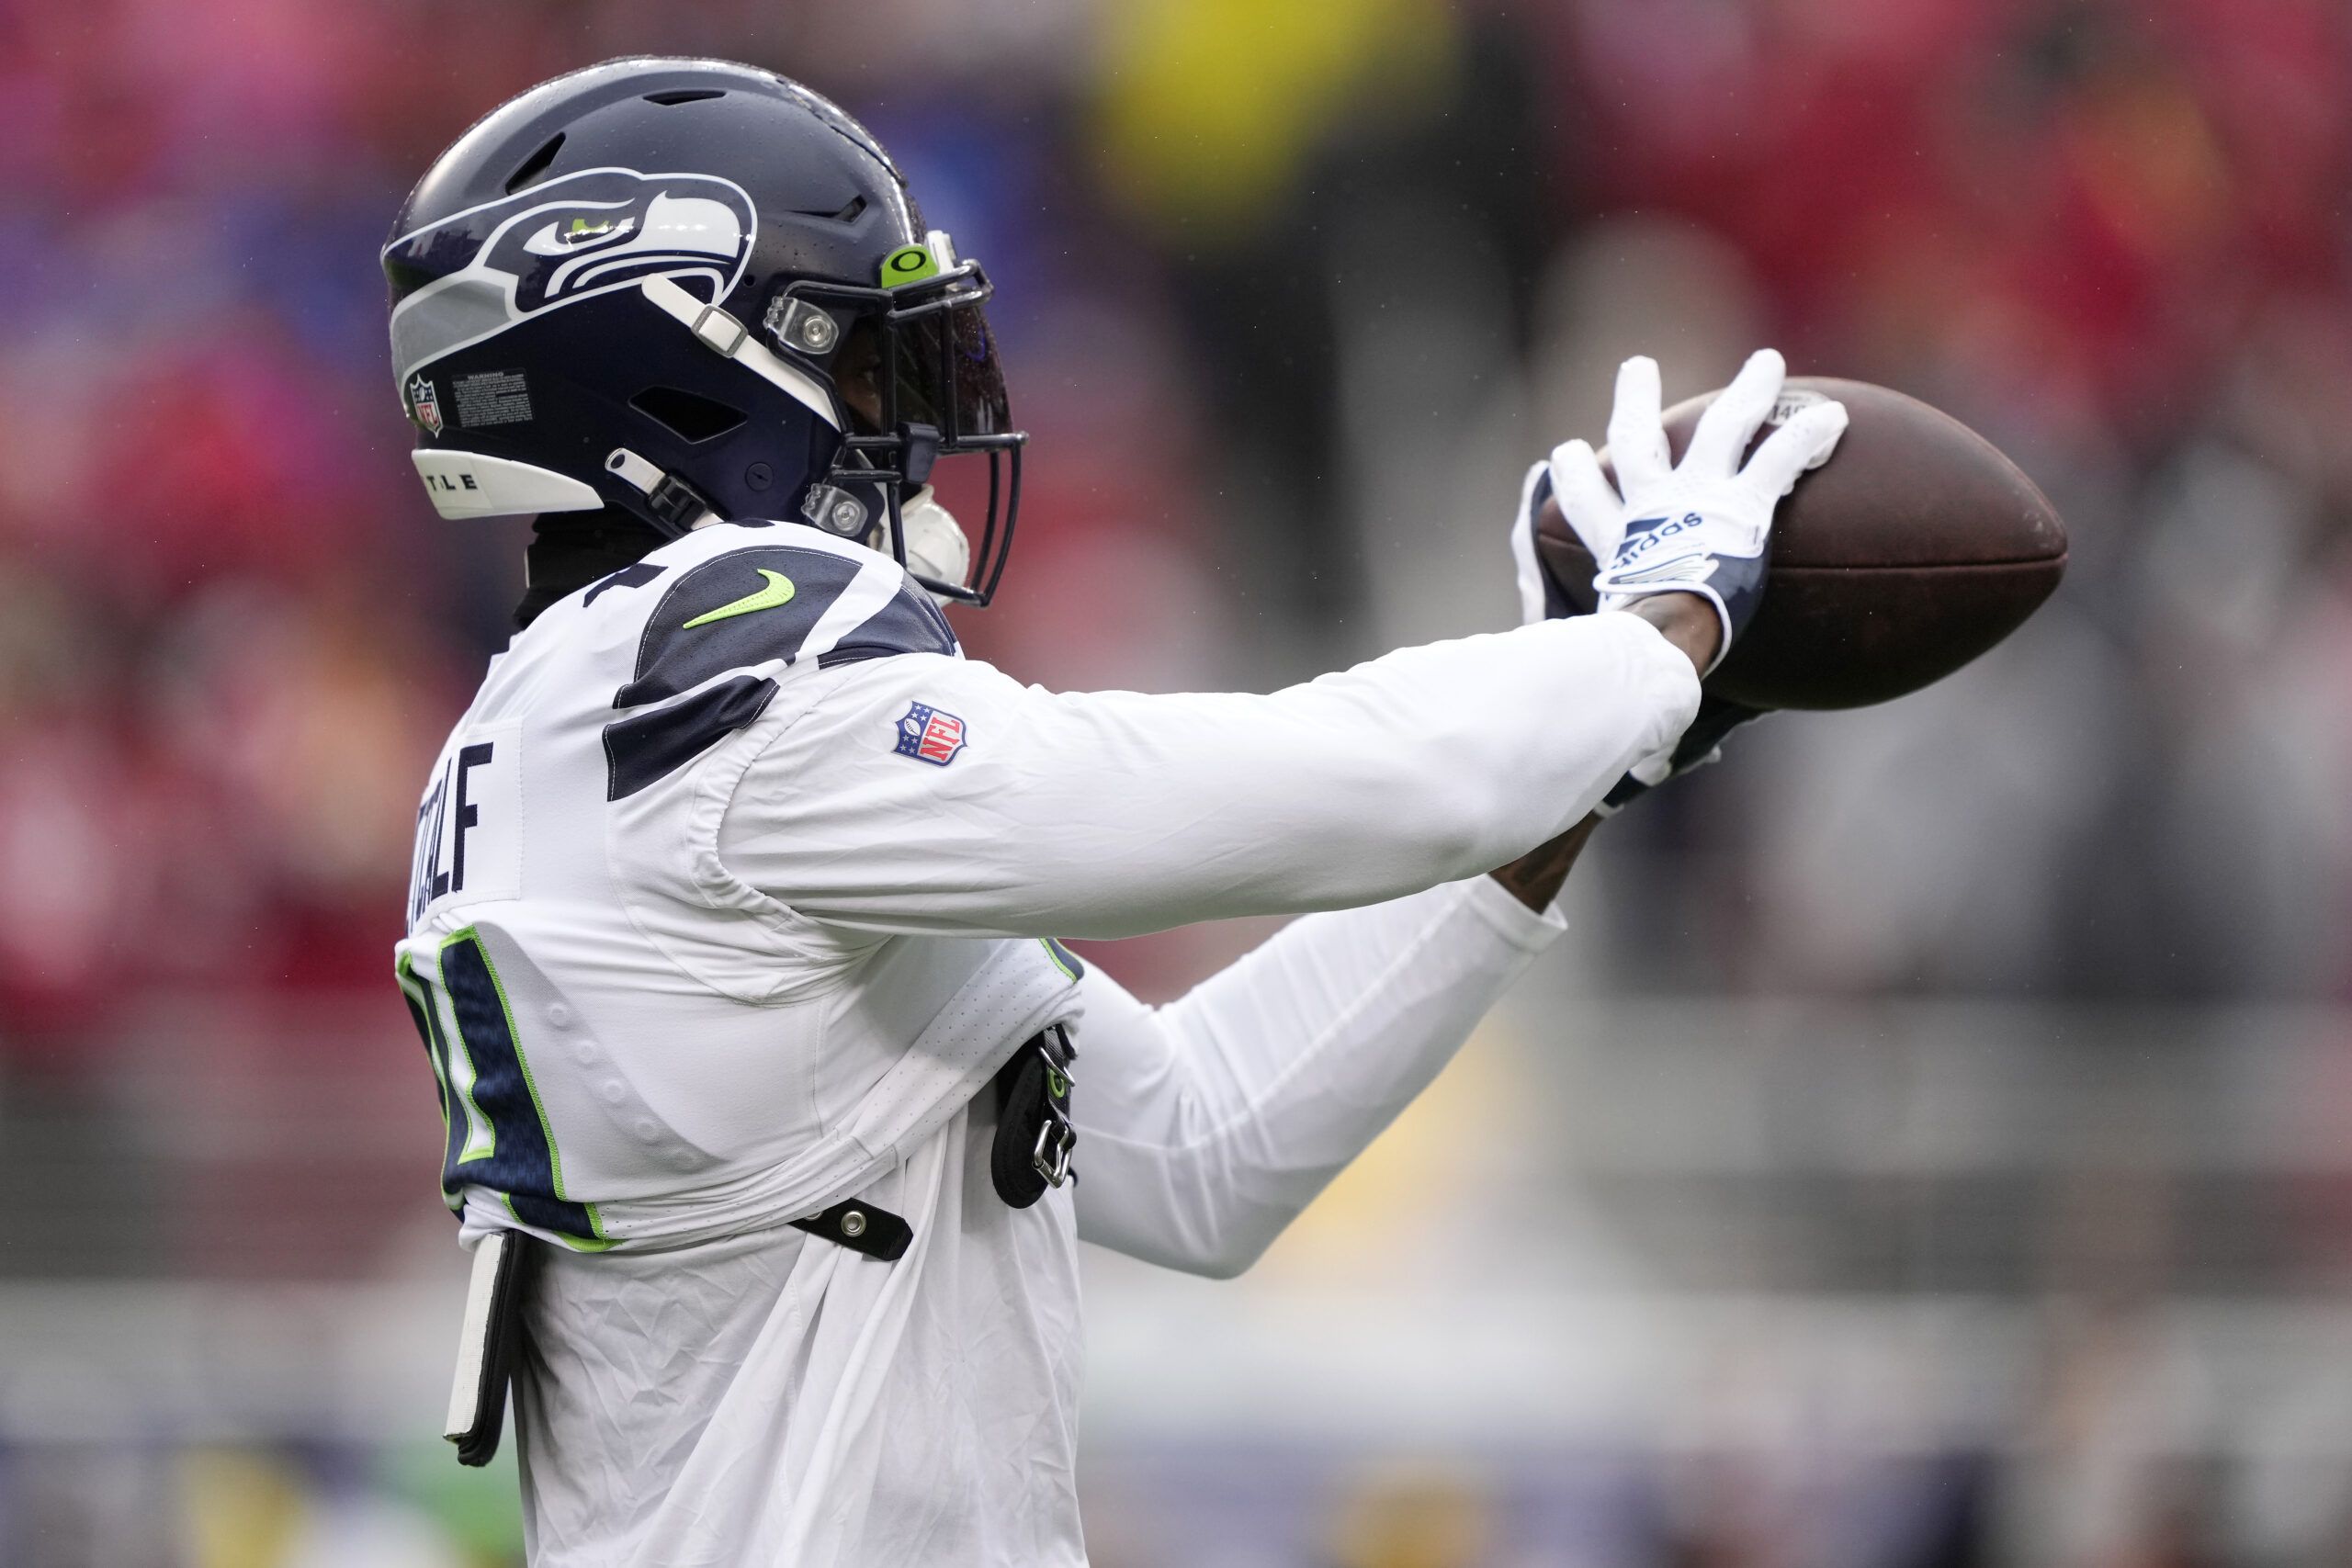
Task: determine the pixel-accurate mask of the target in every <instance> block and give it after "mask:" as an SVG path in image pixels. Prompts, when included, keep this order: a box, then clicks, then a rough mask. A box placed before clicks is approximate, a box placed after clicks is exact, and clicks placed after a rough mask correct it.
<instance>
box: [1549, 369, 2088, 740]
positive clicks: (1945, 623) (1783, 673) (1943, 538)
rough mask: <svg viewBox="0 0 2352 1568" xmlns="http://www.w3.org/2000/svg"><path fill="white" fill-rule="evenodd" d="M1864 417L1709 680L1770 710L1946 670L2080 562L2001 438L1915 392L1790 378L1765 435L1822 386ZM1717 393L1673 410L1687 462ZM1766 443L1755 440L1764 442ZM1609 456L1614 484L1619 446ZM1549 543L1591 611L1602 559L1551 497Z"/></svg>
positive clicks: (1793, 499)
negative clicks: (1999, 446) (1596, 567)
mask: <svg viewBox="0 0 2352 1568" xmlns="http://www.w3.org/2000/svg"><path fill="white" fill-rule="evenodd" d="M1821 397H1831V398H1836V399H1837V400H1839V401H1840V402H1842V403H1844V404H1845V405H1846V412H1847V414H1848V416H1849V421H1850V423H1849V424H1848V426H1847V429H1846V434H1845V436H1844V438H1843V439H1841V440H1840V441H1839V442H1838V450H1837V452H1836V453H1835V454H1834V455H1832V456H1831V457H1830V459H1829V461H1828V462H1826V463H1825V464H1823V465H1822V466H1821V467H1820V468H1815V469H1814V470H1813V471H1812V472H1811V473H1809V474H1806V475H1805V476H1804V478H1803V479H1799V480H1797V486H1796V489H1795V490H1794V491H1791V492H1790V494H1789V496H1788V498H1787V499H1786V500H1784V501H1782V502H1781V505H1780V509H1779V511H1778V512H1777V513H1775V514H1774V521H1773V525H1772V547H1771V549H1772V565H1771V571H1770V576H1769V577H1768V578H1767V579H1766V581H1765V588H1764V602H1763V604H1761V605H1760V606H1759V607H1758V610H1757V612H1756V619H1755V620H1754V621H1752V622H1751V623H1749V625H1748V626H1747V629H1746V631H1744V632H1743V633H1742V634H1741V635H1740V638H1739V640H1738V642H1736V644H1734V645H1733V647H1732V650H1731V654H1730V656H1729V657H1728V658H1726V659H1725V660H1724V661H1723V663H1722V664H1721V665H1719V666H1717V667H1716V669H1715V671H1714V673H1713V674H1712V675H1710V676H1708V677H1707V689H1708V690H1709V691H1712V692H1714V693H1716V694H1719V695H1722V696H1725V697H1729V698H1732V699H1733V700H1735V701H1737V702H1743V703H1748V704H1752V705H1755V706H1757V707H1768V708H1852V707H1862V706H1865V705H1868V704H1871V703H1883V702H1884V701H1886V700H1887V699H1888V698H1889V697H1899V696H1901V695H1903V694H1905V693H1906V692H1916V691H1917V690H1918V689H1919V688H1920V687H1922V686H1924V685H1927V684H1928V682H1933V681H1939V680H1941V679H1943V677H1945V676H1946V675H1949V674H1951V672H1952V671H1955V670H1957V669H1959V668H1960V667H1961V666H1962V665H1963V664H1966V663H1967V662H1968V661H1969V660H1972V659H1974V658H1975V657H1976V656H1977V655H1978V654H1981V653H1983V652H1984V651H1985V649H1989V648H1991V647H1992V646H1993V645H1994V644H1996V643H1997V642H1999V641H2000V640H2001V639H2002V638H2003V637H2007V636H2008V635H2009V633H2011V632H2013V631H2015V630H2016V629H2017V628H2018V626H2019V625H2021V624H2022V623H2023V622H2024V620H2025V618H2026V617H2027V616H2028V615H2032V614H2033V612H2034V610H2035V608H2036V607H2037V606H2039V605H2040V604H2041V602H2042V601H2043V600H2044V599H2047V598H2049V597H2050V594H2051V592H2052V590H2053V589H2055V588H2056V587H2057V586H2058V580H2059V578H2060V577H2062V576H2063V575H2064V573H2065V570H2066V529H2065V525H2064V524H2062V523H2061V522H2060V521H2059V520H2058V513H2057V512H2056V511H2055V510H2054V509H2052V506H2051V504H2050V502H2049V500H2048V498H2046V497H2045V496H2043V495H2042V493H2041V491H2039V490H2037V489H2035V488H2034V483H2033V481H2032V480H2031V479H2027V478H2026V477H2025V475H2024V474H2022V473H2020V472H2018V467H2017V465H2016V464H2014V463H2012V462H2010V461H2009V460H2008V459H2007V457H2003V456H2001V454H2000V453H1999V452H1998V451H1996V449H1995V448H1994V446H1993V444H1992V443H1991V442H1989V441H1987V440H1985V438H1984V437H1983V436H1981V435H1979V434H1976V433H1975V432H1974V431H1973V430H1971V429H1969V428H1968V427H1967V426H1966V425H1964V424H1962V423H1960V422H1959V421H1958V420H1956V419H1954V418H1952V417H1951V415H1950V414H1947V413H1943V412H1939V411H1938V410H1935V409H1932V408H1929V407H1928V405H1927V404H1925V403H1923V402H1920V401H1919V400H1917V399H1916V398H1906V397H1905V396H1904V395H1903V394H1902V393H1901V392H1896V391H1890V390H1889V389H1886V388H1884V387H1874V386H1871V384H1870V383H1868V382H1866V381H1842V380H1837V379H1833V378H1827V377H1812V376H1792V377H1791V378H1789V380H1788V383H1787V386H1786V388H1785V389H1784V390H1783V391H1782V393H1781V402H1780V406H1779V407H1777V408H1776V409H1774V410H1773V418H1772V422H1771V423H1770V424H1768V425H1767V426H1766V427H1765V430H1763V431H1761V432H1758V437H1757V439H1758V440H1759V441H1760V440H1762V439H1763V437H1764V435H1766V434H1770V430H1771V428H1772V426H1773V425H1777V424H1778V423H1779V422H1780V421H1781V418H1783V417H1785V416H1786V415H1787V414H1788V413H1790V412H1793V411H1794V410H1795V409H1796V408H1798V407H1801V406H1803V404H1804V402H1805V401H1810V400H1814V399H1816V398H1821ZM1713 398H1714V394H1713V393H1712V392H1710V393H1708V394H1706V395H1705V396H1703V397H1697V398H1692V399H1691V400H1689V401H1688V402H1683V403H1678V404H1676V405H1675V406H1674V407H1673V408H1670V409H1668V411H1667V412H1666V435H1667V444H1668V446H1669V447H1671V448H1672V450H1673V453H1674V456H1675V458H1676V459H1677V460H1678V461H1679V460H1680V458H1681V457H1682V451H1683V448H1684V447H1685V446H1689V445H1690V442H1691V431H1692V430H1693V429H1694V428H1695V427H1696V426H1697V424H1698V423H1699V411H1700V410H1702V409H1703V408H1705V407H1706V406H1707V404H1708V403H1709V402H1711V401H1712V400H1713ZM1751 450H1752V448H1751ZM1600 461H1601V467H1602V468H1603V470H1604V471H1607V472H1608V473H1609V475H1610V478H1611V479H1612V480H1613V479H1615V478H1616V473H1615V470H1614V469H1613V468H1611V467H1610V464H1609V455H1608V453H1607V452H1606V451H1605V450H1604V451H1603V452H1602V454H1601V458H1600ZM1535 539H1536V547H1537V553H1538V555H1539V556H1540V557H1541V558H1542V560H1543V562H1544V570H1546V571H1547V572H1548V573H1549V574H1550V575H1551V578H1552V581H1553V582H1554V584H1555V586H1556V587H1557V588H1558V589H1559V591H1560V592H1561V594H1562V596H1563V597H1565V598H1566V600H1567V602H1568V603H1569V604H1573V605H1575V606H1576V607H1577V609H1579V610H1589V609H1590V608H1591V607H1592V572H1593V566H1592V557H1591V555H1590V554H1589V553H1588V552H1587V551H1586V549H1585V547H1584V546H1583V545H1581V544H1579V543H1578V542H1577V536H1576V535H1575V534H1574V533H1572V532H1571V531H1570V530H1569V528H1568V525H1567V521H1566V519H1565V518H1563V517H1562V516H1561V515H1560V509H1559V504H1558V502H1556V501H1546V502H1544V509H1543V512H1542V513H1541V514H1540V515H1539V516H1538V518H1537V520H1536V529H1535Z"/></svg>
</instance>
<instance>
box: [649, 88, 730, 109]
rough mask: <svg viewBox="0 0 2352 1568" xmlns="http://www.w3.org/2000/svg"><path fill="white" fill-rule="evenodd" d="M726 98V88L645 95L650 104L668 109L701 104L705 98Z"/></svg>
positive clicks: (680, 90) (678, 90) (683, 89)
mask: <svg viewBox="0 0 2352 1568" xmlns="http://www.w3.org/2000/svg"><path fill="white" fill-rule="evenodd" d="M725 96H727V89H726V88H724V87H679V88H676V89H675V90H673V91H671V92H667V93H648V94H646V95H645V101H646V102H647V103H649V104H661V105H663V106H664V107H666V106H668V105H671V104H692V103H699V102H701V101H702V100H703V99H705V98H723V97H725Z"/></svg>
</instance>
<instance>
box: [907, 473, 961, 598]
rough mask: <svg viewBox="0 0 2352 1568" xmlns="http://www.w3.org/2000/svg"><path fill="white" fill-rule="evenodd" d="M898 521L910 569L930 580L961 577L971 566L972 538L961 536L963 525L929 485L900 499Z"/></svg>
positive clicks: (943, 580)
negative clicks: (905, 539) (903, 537)
mask: <svg viewBox="0 0 2352 1568" xmlns="http://www.w3.org/2000/svg"><path fill="white" fill-rule="evenodd" d="M899 523H900V525H903V526H904V527H905V529H906V531H907V570H909V571H911V572H917V573H920V574H921V575H922V576H924V577H928V578H930V579H931V580H932V581H933V582H955V583H961V582H962V581H964V576H965V573H967V572H968V571H970V570H971V569H972V542H971V541H970V540H969V539H967V538H966V537H965V536H964V527H963V525H961V524H960V523H957V522H956V519H955V517H954V515H953V514H952V513H949V512H948V510H947V508H945V507H944V506H942V505H940V504H939V501H938V498H937V497H936V496H934V495H933V494H932V491H931V487H930V486H929V485H925V486H923V487H922V489H921V490H919V491H915V492H914V494H912V495H910V496H908V497H907V498H906V499H904V500H903V501H901V502H899ZM937 597H938V595H937V594H933V598H937Z"/></svg>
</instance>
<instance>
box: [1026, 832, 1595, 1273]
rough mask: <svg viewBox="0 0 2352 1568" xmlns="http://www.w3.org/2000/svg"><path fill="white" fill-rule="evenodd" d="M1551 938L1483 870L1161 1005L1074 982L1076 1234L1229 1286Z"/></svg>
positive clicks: (1242, 964) (1300, 940) (1310, 921)
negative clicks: (1079, 1012) (1077, 990)
mask: <svg viewBox="0 0 2352 1568" xmlns="http://www.w3.org/2000/svg"><path fill="white" fill-rule="evenodd" d="M1563 929H1565V928H1564V925H1563V922H1562V921H1561V919H1560V918H1559V916H1558V915H1557V914H1555V913H1551V912H1548V911H1547V912H1545V913H1544V914H1538V913H1536V912H1535V911H1533V910H1531V909H1529V908H1527V907H1526V906H1525V905H1523V904H1521V902H1520V901H1519V900H1518V899H1517V898H1515V897H1512V896H1511V895H1510V893H1509V892H1507V891H1506V890H1505V889H1504V888H1503V887H1502V886H1501V885H1500V884H1499V883H1498V882H1496V881H1495V880H1494V879H1493V878H1492V877H1487V876H1480V877H1475V878H1472V879H1471V880H1469V881H1465V882H1457V883H1449V884H1447V885H1445V886H1441V887H1432V888H1430V890H1428V891H1427V892H1425V893H1416V894H1413V895H1411V896H1410V897H1404V898H1397V899H1393V900H1391V901H1389V902H1387V903H1385V904H1376V905H1374V906H1371V907H1370V908H1361V909H1348V910H1341V911H1337V912H1333V913H1329V914H1319V915H1308V916H1306V917H1304V918H1303V919H1297V920H1295V921H1293V922H1292V923H1291V924H1290V925H1289V926H1287V927H1285V928H1283V931H1280V932H1278V933H1276V935H1275V936H1274V937H1273V938H1272V940H1271V941H1269V942H1266V943H1265V944H1263V945H1262V946H1261V947H1259V948H1258V949H1257V950H1256V951H1254V952H1252V953H1250V954H1249V955H1248V956H1246V957H1244V958H1242V959H1241V960H1240V961H1239V962H1238V963H1236V964H1232V965H1230V966H1229V967H1227V968H1226V969H1224V970H1222V971H1220V972H1219V973H1218V974H1216V976H1212V977H1211V978H1210V979H1208V980H1207V981H1205V982H1204V983H1203V984H1202V985H1200V986H1199V987H1196V988H1195V989H1193V991H1192V992H1191V993H1190V994H1188V995H1187V996H1185V997H1184V998H1182V1000H1180V1001H1177V1002H1175V1003H1172V1004H1170V1006H1167V1007H1162V1008H1151V1007H1147V1006H1145V1005H1144V1004H1143V1003H1142V1002H1139V1001H1137V1000H1136V998H1134V997H1133V996H1131V995H1130V994H1129V993H1128V992H1127V991H1126V989H1125V987H1122V986H1120V985H1119V984H1118V982H1117V981H1115V980H1114V979H1112V978H1110V977H1109V976H1106V975H1103V973H1102V972H1101V971H1100V970H1099V969H1095V970H1090V971H1089V972H1088V974H1087V976H1086V978H1085V981H1084V982H1083V985H1084V994H1085V998H1086V1015H1085V1021H1084V1024H1083V1026H1082V1028H1081V1029H1080V1033H1079V1057H1078V1061H1077V1063H1076V1069H1077V1070H1076V1078H1077V1085H1078V1088H1077V1090H1076V1093H1075V1095H1074V1096H1073V1099H1072V1107H1073V1112H1074V1116H1075V1119H1076V1121H1077V1122H1078V1126H1079V1145H1078V1146H1079V1164H1080V1169H1081V1170H1082V1171H1083V1172H1084V1173H1085V1174H1084V1178H1083V1179H1081V1180H1080V1183H1079V1187H1078V1231H1079V1235H1080V1236H1081V1237H1082V1238H1084V1239H1085V1240H1088V1241H1092V1242H1097V1243H1100V1244H1101V1245H1103V1246H1104V1247H1111V1248H1113V1249H1114V1250H1115V1251H1119V1252H1124V1253H1126V1254H1128V1255H1129V1256H1130V1257H1134V1258H1142V1259H1144V1260H1145V1261H1146V1262H1150V1263H1158V1264H1161V1265H1164V1266H1165V1267H1168V1268H1170V1269H1182V1270H1184V1271H1186V1272H1188V1273H1194V1274H1207V1275H1213V1276H1216V1277H1218V1278H1227V1277H1230V1276H1232V1275H1235V1274H1238V1273H1240V1272H1241V1271H1242V1270H1243V1269H1247V1268H1249V1267H1250V1264H1252V1263H1254V1262H1256V1261H1257V1259H1258V1258H1259V1256H1260V1255H1261V1253H1263V1252H1264V1251H1265V1249H1266V1247H1268V1246H1269V1245H1270V1244H1271V1243H1272V1241H1273V1239H1274V1238H1275V1237H1276V1236H1277V1235H1281V1234H1282V1232H1283V1227H1285V1226H1286V1225H1288V1224H1290V1222H1291V1221H1292V1220H1293V1219H1295V1217H1296V1216H1297V1215H1298V1213H1299V1212H1300V1211H1301V1210H1303V1209H1305V1208H1306V1205H1307V1204H1308V1203H1309V1202H1311V1201H1314V1199H1315V1197H1316V1195H1317V1193H1319V1192H1321V1191H1322V1190H1323V1189H1324V1187H1325V1186H1326V1185H1328V1184H1329V1182H1330V1180H1331V1179H1332V1178H1333V1177H1334V1176H1336V1175H1338V1174H1339V1172H1340V1169H1341V1168H1343V1167H1345V1166H1346V1165H1347V1164H1348V1163H1349V1162H1350V1161H1351V1160H1352V1159H1354V1158H1355V1156H1357V1155H1359V1154H1361V1153H1362V1152H1363V1149H1364V1147H1365V1146H1366V1145H1369V1144H1370V1143H1371V1142H1372V1141H1373V1139H1374V1138H1375V1137H1377V1136H1379V1134H1380V1133H1381V1132H1382V1130H1383V1129H1385V1127H1386V1126H1387V1125H1388V1124H1389V1122H1392V1121H1394V1120H1395V1119H1396V1117H1397V1113H1398V1112H1399V1111H1403V1110H1404V1108H1405V1107H1406V1106H1407V1105H1408V1103H1410V1102H1411V1100H1413V1098H1414V1097H1415V1096H1416V1095H1418V1094H1419V1093H1420V1091H1421V1090H1422V1089H1425V1088H1427V1087H1428V1086H1429V1083H1430V1080H1431V1079H1432V1078H1434V1077H1436V1076H1437V1075H1438V1073H1439V1072H1440V1071H1441V1070H1442V1068H1443V1067H1444V1066H1445V1065H1446V1064H1447V1063H1448V1062H1450V1061H1452V1060H1453V1055H1454V1053H1455V1052H1456V1051H1457V1050H1459V1049H1460V1048H1461V1046H1462V1043H1463V1042H1464V1041H1465V1040H1467V1039H1468V1038H1469V1037H1470V1032H1471V1031H1472V1030H1473V1029H1475V1028H1476V1025H1477V1022H1478V1021H1479V1019H1480V1018H1482V1017H1484V1016H1485V1014H1486V1013H1487V1010H1488V1009H1489V1008H1491V1007H1492V1006H1493V1005H1494V1003H1495V1002H1496V1000H1497V999H1498V998H1500V997H1501V995H1502V994H1503V992H1504V991H1505V990H1506V989H1507V988H1508V987H1510V983H1511V982H1512V981H1513V980H1514V979H1516V978H1517V977H1518V976H1519V974H1520V972H1521V971H1522V970H1523V969H1525V968H1526V967H1527V965H1528V964H1529V962H1530V961H1531V960H1532V958H1533V957H1534V955H1535V954H1536V953H1539V952H1541V951H1543V949H1544V947H1546V946H1548V945H1549V944H1550V943H1551V942H1552V941H1553V939H1554V938H1555V937H1556V936H1557V935H1558V934H1559V933H1560V931H1562V930H1563Z"/></svg>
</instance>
